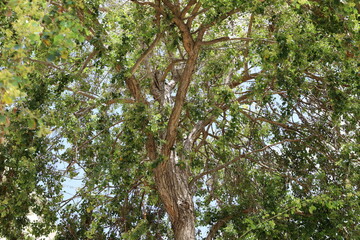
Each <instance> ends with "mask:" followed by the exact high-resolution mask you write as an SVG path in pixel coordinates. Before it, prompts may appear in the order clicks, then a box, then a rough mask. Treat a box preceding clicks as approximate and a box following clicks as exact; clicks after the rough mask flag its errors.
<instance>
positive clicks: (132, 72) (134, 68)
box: [130, 33, 163, 75]
mask: <svg viewBox="0 0 360 240" xmlns="http://www.w3.org/2000/svg"><path fill="white" fill-rule="evenodd" d="M162 36H163V33H158V34H157V35H156V38H155V39H154V41H153V42H152V43H151V44H150V46H149V47H148V49H146V51H145V52H143V54H141V56H140V57H139V58H138V60H137V61H136V63H135V65H134V66H133V67H132V68H131V70H130V73H131V74H132V75H133V74H134V73H135V72H136V70H137V69H138V68H139V66H140V64H141V63H142V62H143V61H144V60H145V58H146V57H147V56H149V54H150V53H151V51H152V50H153V49H154V48H155V46H156V44H157V43H158V42H159V41H160V39H161V37H162Z"/></svg>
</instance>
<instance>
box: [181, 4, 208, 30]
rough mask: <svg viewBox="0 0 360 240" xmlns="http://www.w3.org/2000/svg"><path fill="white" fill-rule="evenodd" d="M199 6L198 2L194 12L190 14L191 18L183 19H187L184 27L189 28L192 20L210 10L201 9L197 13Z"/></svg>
mask: <svg viewBox="0 0 360 240" xmlns="http://www.w3.org/2000/svg"><path fill="white" fill-rule="evenodd" d="M200 6H201V3H200V2H198V3H197V4H196V6H195V8H194V10H193V11H192V13H191V16H190V17H187V18H185V19H187V21H186V25H187V26H188V27H189V28H191V24H192V22H193V21H194V19H195V18H196V17H197V16H199V15H200V14H202V13H205V12H207V11H209V9H210V8H203V9H201V10H200V11H199V9H200Z"/></svg>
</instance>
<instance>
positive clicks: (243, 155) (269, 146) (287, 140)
mask: <svg viewBox="0 0 360 240" xmlns="http://www.w3.org/2000/svg"><path fill="white" fill-rule="evenodd" d="M302 140H303V139H284V140H282V141H280V142H276V143H273V144H270V145H266V146H265V147H263V148H260V149H256V150H254V151H252V152H249V153H246V154H242V155H240V156H238V157H235V158H234V159H232V160H231V161H229V162H226V163H224V164H221V165H219V166H217V167H215V168H213V169H210V170H207V171H205V172H202V173H200V174H198V175H196V176H195V177H194V178H193V179H192V180H191V181H190V183H189V185H190V186H191V185H192V184H194V183H195V182H196V181H197V180H199V179H200V178H202V177H203V176H205V175H208V174H210V173H213V172H217V171H219V170H222V169H224V168H227V167H228V166H229V165H231V164H233V163H235V162H237V161H239V160H241V159H243V158H246V157H247V156H249V155H252V154H254V153H257V152H262V151H265V150H266V149H268V148H271V147H273V146H276V145H279V144H283V143H285V142H299V141H302Z"/></svg>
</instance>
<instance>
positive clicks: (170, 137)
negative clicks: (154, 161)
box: [162, 48, 199, 156]
mask: <svg viewBox="0 0 360 240" xmlns="http://www.w3.org/2000/svg"><path fill="white" fill-rule="evenodd" d="M198 53H199V48H196V49H195V50H194V52H192V54H191V55H190V56H189V58H188V60H187V62H186V65H185V68H184V71H183V73H182V75H181V79H180V83H179V87H178V90H177V93H176V97H175V104H174V107H173V110H172V112H171V115H170V118H169V122H168V125H167V130H166V137H165V140H166V144H165V145H164V147H163V149H162V152H163V155H164V156H170V151H171V148H172V147H173V145H174V143H175V139H176V135H177V131H176V129H177V126H178V125H179V119H180V116H181V110H182V108H183V105H184V102H185V97H186V94H187V90H188V87H189V85H190V82H191V78H192V75H193V72H194V70H195V66H196V60H197V56H198Z"/></svg>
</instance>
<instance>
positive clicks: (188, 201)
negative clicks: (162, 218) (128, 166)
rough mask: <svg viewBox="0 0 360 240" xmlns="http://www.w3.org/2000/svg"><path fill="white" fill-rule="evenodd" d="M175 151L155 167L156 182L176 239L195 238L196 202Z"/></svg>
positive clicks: (191, 239)
mask: <svg viewBox="0 0 360 240" xmlns="http://www.w3.org/2000/svg"><path fill="white" fill-rule="evenodd" d="M176 164H177V157H176V155H175V153H174V152H172V153H171V155H170V158H169V159H168V160H166V161H164V162H162V163H161V164H159V166H158V167H156V169H155V182H156V186H157V190H158V192H159V194H160V198H161V200H162V202H163V204H164V206H165V209H166V211H167V213H168V214H169V217H170V221H171V225H172V229H173V231H174V237H175V240H195V216H194V203H193V199H192V195H191V193H190V189H189V184H188V174H187V172H186V170H185V169H182V168H181V167H179V166H177V165H176Z"/></svg>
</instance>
